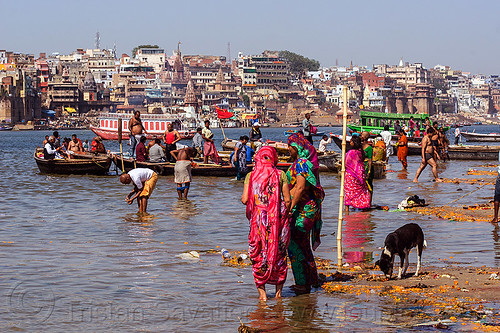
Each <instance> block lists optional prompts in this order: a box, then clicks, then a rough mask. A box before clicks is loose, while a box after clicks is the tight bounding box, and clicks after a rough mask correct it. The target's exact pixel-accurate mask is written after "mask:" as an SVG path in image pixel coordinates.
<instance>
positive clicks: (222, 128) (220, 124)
mask: <svg viewBox="0 0 500 333" xmlns="http://www.w3.org/2000/svg"><path fill="white" fill-rule="evenodd" d="M217 119H218V120H219V126H220V129H221V130H222V135H224V140H226V139H227V138H226V133H224V127H222V122H221V121H220V118H219V115H217Z"/></svg>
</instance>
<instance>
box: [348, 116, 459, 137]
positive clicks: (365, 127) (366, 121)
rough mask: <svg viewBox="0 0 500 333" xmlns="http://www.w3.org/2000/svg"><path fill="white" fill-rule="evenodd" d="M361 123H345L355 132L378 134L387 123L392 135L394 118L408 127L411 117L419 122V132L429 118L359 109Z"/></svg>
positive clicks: (423, 128) (445, 128)
mask: <svg viewBox="0 0 500 333" xmlns="http://www.w3.org/2000/svg"><path fill="white" fill-rule="evenodd" d="M360 117H361V124H360V125H355V124H349V125H347V126H348V127H349V128H350V129H351V130H353V131H357V132H363V131H367V132H370V133H372V134H379V133H380V132H382V131H383V130H384V126H385V125H389V131H390V132H391V133H392V134H393V135H394V134H396V133H394V124H395V123H396V120H399V122H400V125H401V126H403V125H404V124H405V125H407V126H408V128H409V127H410V124H409V121H410V117H413V119H414V121H415V122H418V123H419V124H420V132H422V133H423V132H424V130H425V127H424V126H423V124H424V121H425V119H427V118H429V115H428V114H420V113H415V114H409V113H402V114H399V113H385V112H371V111H361V112H360ZM449 129H450V127H449V126H447V127H444V131H445V132H446V131H448V130H449Z"/></svg>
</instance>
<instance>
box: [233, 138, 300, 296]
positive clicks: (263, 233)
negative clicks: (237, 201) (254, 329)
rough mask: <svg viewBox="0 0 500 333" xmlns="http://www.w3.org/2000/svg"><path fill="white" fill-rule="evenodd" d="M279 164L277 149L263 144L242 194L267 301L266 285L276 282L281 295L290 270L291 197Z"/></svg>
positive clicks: (250, 246) (258, 276)
mask: <svg viewBox="0 0 500 333" xmlns="http://www.w3.org/2000/svg"><path fill="white" fill-rule="evenodd" d="M277 163H278V154H277V153H276V149H274V148H272V147H269V146H264V147H262V148H261V149H260V150H259V151H258V152H257V154H256V155H255V167H254V169H253V171H252V172H251V173H249V174H248V175H247V176H246V178H245V185H244V187H243V194H242V195H241V202H242V203H243V204H244V205H246V206H247V209H246V216H247V218H248V221H249V222H250V233H249V235H248V255H249V257H250V260H251V261H252V271H253V276H254V279H255V285H256V286H257V290H258V292H259V299H260V300H261V301H266V300H267V295H266V284H271V285H275V286H276V293H275V297H276V298H280V297H281V291H282V289H283V284H284V283H285V281H286V276H287V270H288V266H287V249H288V245H289V242H290V214H289V211H290V205H291V201H292V200H291V197H290V190H289V188H288V180H287V178H286V175H285V173H284V172H283V171H281V170H279V169H277V168H276V164H277Z"/></svg>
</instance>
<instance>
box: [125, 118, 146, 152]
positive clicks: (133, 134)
mask: <svg viewBox="0 0 500 333" xmlns="http://www.w3.org/2000/svg"><path fill="white" fill-rule="evenodd" d="M128 130H129V131H130V156H134V153H135V146H136V145H137V143H138V142H139V140H140V139H141V136H142V135H143V134H146V129H145V128H144V126H142V120H141V113H140V112H139V111H135V112H134V115H133V116H132V118H130V120H129V122H128Z"/></svg>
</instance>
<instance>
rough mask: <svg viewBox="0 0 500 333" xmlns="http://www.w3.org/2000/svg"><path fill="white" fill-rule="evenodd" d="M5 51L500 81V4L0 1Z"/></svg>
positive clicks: (436, 0) (479, 0) (0, 40)
mask: <svg viewBox="0 0 500 333" xmlns="http://www.w3.org/2000/svg"><path fill="white" fill-rule="evenodd" d="M0 10H1V15H0V31H2V34H1V37H0V49H6V50H9V51H16V52H25V53H34V54H35V55H38V53H39V52H47V53H52V52H59V53H63V54H69V53H71V51H73V50H75V49H76V48H85V49H86V48H93V47H94V45H95V34H96V32H97V31H99V32H100V35H101V47H102V48H104V47H106V48H111V47H113V44H114V43H116V47H117V52H118V54H119V55H121V54H122V53H128V54H129V55H130V52H131V49H132V48H133V47H134V46H137V45H139V44H158V45H159V46H160V47H163V48H164V49H165V50H166V51H167V53H168V54H171V52H172V50H173V49H175V48H176V47H177V42H178V41H181V42H182V45H181V50H182V52H183V54H210V55H226V54H227V43H228V42H230V43H231V57H232V58H234V57H236V56H237V54H238V51H241V52H243V53H244V54H259V53H261V52H262V51H263V50H289V51H293V52H296V53H299V54H302V55H304V56H306V57H309V58H313V59H316V60H318V61H320V63H321V65H322V66H331V65H335V62H336V60H337V59H338V62H339V64H340V65H348V64H349V63H350V61H351V60H352V61H353V63H354V64H355V65H367V66H369V67H371V66H372V65H373V64H381V63H386V64H397V63H398V62H399V59H400V58H401V57H403V59H404V61H409V62H423V64H424V66H425V67H427V68H430V67H433V66H435V65H436V64H442V65H449V66H451V67H452V68H454V69H461V70H463V71H470V72H472V73H483V74H498V73H500V62H499V61H498V59H499V55H500V43H499V36H500V1H496V0H490V1H483V0H475V1H472V0H470V1H465V0H433V1H429V0H418V1H416V0H415V1H405V0H399V1H396V0H390V1H384V0H380V1H375V0H367V1H356V0H345V1H334V0H330V1H328V0H325V1H304V0H302V1H297V0H288V1H281V0H280V1H273V0H268V1H261V0H256V1H238V0H232V1H231V0H195V1H189V0H177V1H171V0H167V1H161V0H158V1H155V0H140V1H129V0H122V1H115V0H100V1H96V0H86V1H75V0H64V1H61V0H46V1H31V0H30V1H22V0H18V1H7V0H0Z"/></svg>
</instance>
